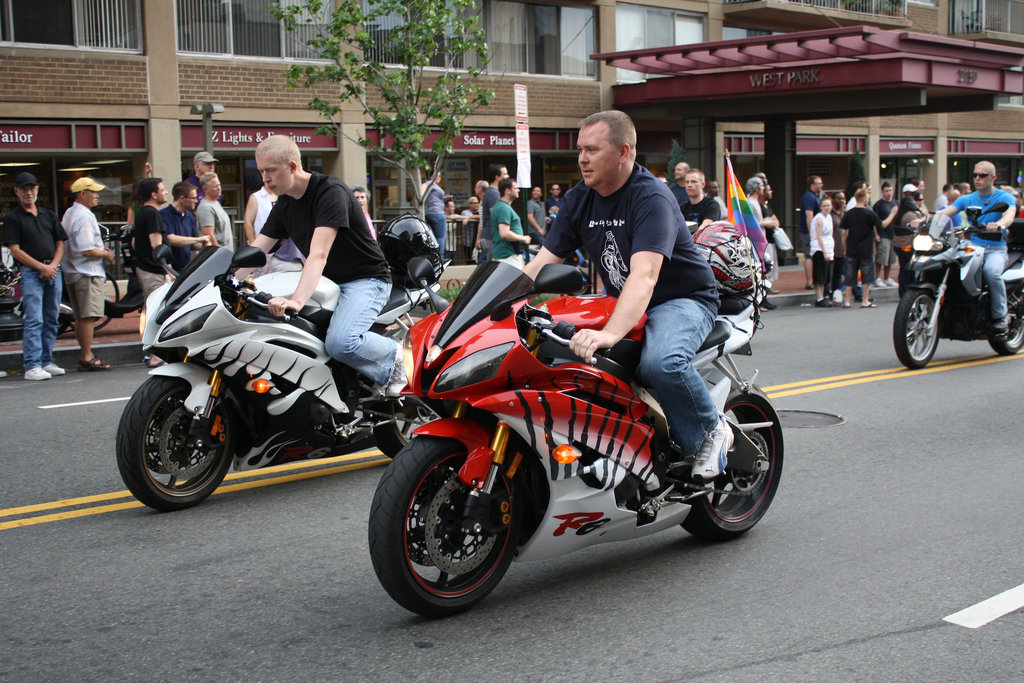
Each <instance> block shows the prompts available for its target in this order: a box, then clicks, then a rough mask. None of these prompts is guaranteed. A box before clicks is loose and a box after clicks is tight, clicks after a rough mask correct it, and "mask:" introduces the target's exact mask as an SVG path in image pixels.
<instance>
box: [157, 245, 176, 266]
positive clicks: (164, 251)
mask: <svg viewBox="0 0 1024 683" xmlns="http://www.w3.org/2000/svg"><path fill="white" fill-rule="evenodd" d="M172 256H173V253H172V252H171V248H170V247H169V246H167V245H166V244H158V245H157V246H156V247H154V248H153V260H154V261H156V262H157V263H159V264H161V265H164V266H169V265H171V257H172Z"/></svg>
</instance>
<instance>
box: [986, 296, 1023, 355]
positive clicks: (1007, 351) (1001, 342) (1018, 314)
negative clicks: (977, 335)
mask: <svg viewBox="0 0 1024 683" xmlns="http://www.w3.org/2000/svg"><path fill="white" fill-rule="evenodd" d="M1014 299H1016V301H1014ZM1008 310H1009V312H1008V314H1007V316H1006V323H1007V331H1006V336H1004V337H1002V338H999V339H992V338H990V339H989V340H988V345H989V346H991V347H992V350H993V351H995V352H996V353H998V354H999V355H1000V356H1013V355H1016V353H1017V352H1018V351H1020V349H1021V347H1022V346H1024V294H1020V293H1018V294H1017V295H1016V297H1012V298H1011V300H1010V306H1009V309H1008Z"/></svg>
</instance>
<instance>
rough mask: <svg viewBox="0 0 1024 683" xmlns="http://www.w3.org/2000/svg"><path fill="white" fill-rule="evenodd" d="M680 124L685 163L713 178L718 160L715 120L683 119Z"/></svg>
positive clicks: (702, 118)
mask: <svg viewBox="0 0 1024 683" xmlns="http://www.w3.org/2000/svg"><path fill="white" fill-rule="evenodd" d="M682 123H683V127H682V130H681V138H682V141H681V143H680V144H681V145H682V146H683V148H684V149H686V159H687V162H688V163H689V164H690V166H692V167H693V168H699V169H701V170H703V171H704V174H705V176H707V177H708V178H713V177H714V169H715V168H717V166H716V161H717V159H718V146H717V144H716V138H717V135H716V134H717V125H716V123H715V120H714V119H709V118H704V117H701V118H693V119H685V120H683V122H682Z"/></svg>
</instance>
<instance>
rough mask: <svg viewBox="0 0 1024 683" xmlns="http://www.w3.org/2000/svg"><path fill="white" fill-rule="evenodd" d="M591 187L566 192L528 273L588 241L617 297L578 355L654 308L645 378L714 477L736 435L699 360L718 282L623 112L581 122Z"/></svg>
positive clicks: (689, 452)
mask: <svg viewBox="0 0 1024 683" xmlns="http://www.w3.org/2000/svg"><path fill="white" fill-rule="evenodd" d="M577 147H578V148H579V166H580V170H581V172H582V174H583V183H582V184H580V185H577V186H575V187H573V188H572V190H570V191H569V192H567V193H566V195H565V198H564V200H563V202H562V207H561V209H560V210H559V212H558V218H557V219H556V220H555V222H554V223H552V225H551V230H550V231H549V232H548V237H547V238H545V244H544V247H542V248H541V250H540V253H538V254H537V256H536V257H535V258H533V259H532V260H531V261H530V263H529V264H527V266H526V268H525V269H524V272H525V273H526V274H527V275H529V276H530V277H532V278H535V277H536V276H537V274H538V273H539V272H540V269H541V268H542V267H543V266H544V265H546V264H548V263H559V262H561V261H563V260H564V259H565V257H567V256H568V255H570V254H572V253H573V252H574V251H575V250H576V249H577V248H579V247H581V246H583V247H585V248H586V249H587V252H588V253H589V254H590V255H591V257H592V258H593V259H594V262H595V263H598V264H599V266H600V272H601V279H602V281H603V282H604V284H605V287H606V289H607V291H608V293H609V294H610V295H612V296H615V297H617V303H616V305H615V310H614V312H613V313H612V316H611V318H610V319H609V321H608V324H607V325H606V326H605V327H604V328H603V329H600V330H589V329H583V330H580V331H578V332H577V333H576V334H575V336H573V338H572V340H571V342H570V348H571V349H572V351H573V352H574V353H575V354H577V355H578V356H580V357H581V358H586V359H590V358H591V357H593V355H594V353H595V352H596V351H597V350H598V349H603V348H610V347H612V346H614V345H615V344H616V343H617V342H619V341H620V340H621V339H622V338H623V336H624V335H625V334H626V333H627V332H629V330H631V329H632V328H633V326H634V325H636V323H637V322H638V321H639V320H640V319H641V317H642V316H643V315H644V314H645V313H646V314H647V323H646V326H645V342H644V348H643V355H642V357H641V361H640V366H639V369H638V370H639V374H640V377H641V379H642V380H643V382H644V383H645V384H646V385H648V386H651V387H653V388H654V390H655V391H656V392H657V393H658V399H659V401H660V403H661V405H662V406H664V407H665V410H666V413H667V418H668V422H669V425H670V429H671V433H672V438H673V440H674V441H675V442H676V443H677V444H678V445H679V449H680V451H681V453H682V456H683V457H682V458H680V460H679V461H678V462H676V463H673V465H674V467H673V469H675V470H679V469H682V465H684V464H686V463H689V462H691V461H690V460H689V458H690V457H691V456H695V461H693V466H692V470H691V473H692V476H693V477H695V478H698V479H702V480H704V481H710V480H712V479H714V478H715V477H717V476H718V475H720V474H721V473H722V472H723V471H724V469H725V466H726V454H727V452H728V450H729V448H730V446H731V445H732V438H733V435H732V431H731V430H730V428H729V426H728V424H727V423H726V421H725V418H724V417H723V416H721V415H720V414H719V412H718V410H717V409H716V408H715V404H714V402H713V401H712V399H711V396H710V395H709V394H708V390H707V387H706V386H705V384H704V381H703V380H702V379H701V377H700V374H699V373H698V372H697V370H696V369H694V367H693V365H692V364H691V360H692V359H693V357H694V355H695V353H696V351H697V349H698V348H699V347H700V345H701V343H703V341H704V339H705V337H707V335H708V333H709V332H710V331H711V328H712V325H713V324H714V320H715V313H716V311H717V310H718V304H719V301H718V293H717V291H716V289H715V279H714V276H713V275H712V273H711V269H710V267H709V266H708V264H707V261H705V260H704V258H703V257H701V256H700V254H699V253H698V251H697V249H696V247H695V246H694V243H693V239H692V238H691V236H690V232H689V230H688V229H687V228H686V224H685V222H684V221H683V216H682V214H681V213H679V211H678V209H677V208H676V202H675V200H674V198H673V197H672V195H671V194H670V193H669V192H668V189H667V188H666V187H665V184H664V183H662V182H660V181H659V180H657V179H656V178H654V176H653V175H651V173H650V172H649V171H648V170H647V169H646V168H644V167H642V166H640V165H639V164H637V163H636V161H635V160H636V128H635V127H634V125H633V122H632V121H631V120H630V118H629V117H628V116H626V115H625V114H623V113H622V112H617V111H605V112H599V113H597V114H593V115H592V116H590V117H588V118H586V119H584V121H583V122H582V123H581V124H580V133H579V138H578V143H577Z"/></svg>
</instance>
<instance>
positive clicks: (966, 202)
mask: <svg viewBox="0 0 1024 683" xmlns="http://www.w3.org/2000/svg"><path fill="white" fill-rule="evenodd" d="M995 181H996V167H995V165H994V164H992V162H990V161H979V162H978V163H977V164H975V166H974V189H975V192H972V193H970V194H968V195H963V196H961V197H960V198H959V199H957V200H956V201H955V202H953V203H952V204H950V205H949V206H947V207H945V208H944V209H940V210H939V211H938V212H936V213H937V215H944V216H953V215H955V214H957V213H959V212H960V211H963V210H964V209H966V208H967V207H969V206H980V207H981V208H982V214H981V216H980V217H979V218H978V225H982V226H986V228H987V229H988V230H998V231H1000V232H1002V231H1005V229H1006V228H1008V227H1009V226H1010V224H1011V223H1013V219H1014V214H1015V213H1016V202H1015V201H1014V198H1013V197H1012V196H1011V195H1010V194H1008V193H1006V192H1003V191H1002V190H999V189H997V188H996V187H995ZM999 202H1006V203H1007V205H1008V207H1009V208H1007V209H1006V210H1005V211H1003V212H1002V213H1001V214H1000V213H996V212H994V211H988V210H987V209H988V207H990V206H995V205H996V204H998V203H999ZM971 241H972V242H973V243H974V244H976V245H978V246H979V247H982V248H983V249H984V250H985V265H984V267H983V270H982V279H983V280H984V282H985V286H986V287H987V288H988V291H989V301H990V303H991V311H990V312H991V314H992V331H993V332H995V333H996V334H1005V333H1006V330H1007V325H1006V283H1005V282H1003V279H1002V275H1003V271H1004V270H1006V259H1007V256H1006V236H1005V233H1004V234H1001V236H1000V238H999V239H998V241H997V240H993V239H982V238H981V237H979V236H978V235H971Z"/></svg>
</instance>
